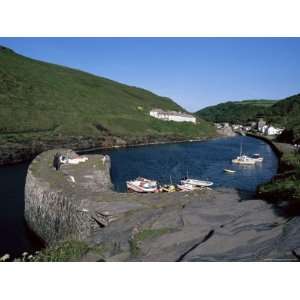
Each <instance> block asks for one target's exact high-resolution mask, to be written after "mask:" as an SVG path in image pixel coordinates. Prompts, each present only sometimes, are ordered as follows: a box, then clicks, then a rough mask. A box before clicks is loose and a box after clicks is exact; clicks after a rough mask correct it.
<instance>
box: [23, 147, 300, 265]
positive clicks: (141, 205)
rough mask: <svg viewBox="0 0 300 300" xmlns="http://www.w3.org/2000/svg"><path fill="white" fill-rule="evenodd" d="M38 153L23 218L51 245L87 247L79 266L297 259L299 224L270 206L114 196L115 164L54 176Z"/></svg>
mask: <svg viewBox="0 0 300 300" xmlns="http://www.w3.org/2000/svg"><path fill="white" fill-rule="evenodd" d="M58 151H60V152H63V153H65V155H68V156H71V157H72V156H74V157H75V153H74V152H73V151H71V150H62V149H60V150H51V151H47V152H44V153H42V154H40V155H39V156H38V157H36V158H35V159H34V161H33V162H32V164H31V165H30V167H29V169H28V174H27V179H26V186H25V218H26V221H27V223H28V224H29V226H30V228H31V229H32V230H33V231H34V232H35V233H36V234H37V235H38V236H40V237H41V238H42V239H43V240H44V241H45V242H46V243H47V245H48V246H51V245H55V244H56V243H58V242H60V241H64V240H76V241H82V242H84V243H86V244H88V245H89V248H88V249H89V250H87V251H86V252H85V253H83V254H82V255H81V257H80V259H79V260H80V261H269V260H292V261H295V260H297V259H298V258H297V255H298V254H297V253H299V249H300V218H299V217H294V218H292V219H290V218H286V216H285V215H284V214H283V212H281V211H280V210H276V209H274V208H273V206H272V205H271V204H268V203H266V202H265V201H262V200H258V199H243V196H242V195H241V194H240V193H239V192H238V191H236V190H233V189H218V190H211V191H209V190H206V191H196V192H192V193H181V192H178V193H158V194H143V195H141V194H128V193H116V192H114V191H113V189H112V183H111V179H110V160H109V158H108V157H107V156H106V157H104V156H102V155H87V157H88V161H87V162H85V163H80V164H78V165H64V166H63V167H62V168H61V170H59V171H56V170H55V168H53V165H52V162H53V157H54V154H55V153H56V152H58Z"/></svg>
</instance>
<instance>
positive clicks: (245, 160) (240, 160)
mask: <svg viewBox="0 0 300 300" xmlns="http://www.w3.org/2000/svg"><path fill="white" fill-rule="evenodd" d="M242 153H243V144H242V140H241V144H240V155H239V156H237V157H236V158H234V159H233V160H232V162H233V163H234V164H240V165H255V163H256V161H255V159H254V158H251V157H249V156H247V155H244V154H242Z"/></svg>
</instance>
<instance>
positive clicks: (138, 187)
mask: <svg viewBox="0 0 300 300" xmlns="http://www.w3.org/2000/svg"><path fill="white" fill-rule="evenodd" d="M126 185H127V189H128V191H133V192H137V193H156V192H158V186H157V181H155V180H150V179H146V178H143V177H138V178H136V179H135V180H131V181H126Z"/></svg>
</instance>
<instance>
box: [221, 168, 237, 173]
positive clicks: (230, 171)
mask: <svg viewBox="0 0 300 300" xmlns="http://www.w3.org/2000/svg"><path fill="white" fill-rule="evenodd" d="M224 172H226V173H235V172H236V171H235V170H230V169H224Z"/></svg>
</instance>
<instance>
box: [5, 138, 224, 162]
mask: <svg viewBox="0 0 300 300" xmlns="http://www.w3.org/2000/svg"><path fill="white" fill-rule="evenodd" d="M145 138H147V137H145ZM216 138H222V136H218V135H217V136H214V137H204V138H199V139H183V140H181V139H179V140H172V138H170V140H162V141H157V142H148V143H145V142H140V143H139V142H138V143H130V144H127V143H126V142H125V143H121V144H114V145H109V146H102V147H101V146H100V147H87V148H81V147H78V148H76V147H72V149H74V150H75V151H76V152H77V153H79V154H80V153H90V152H94V151H98V150H112V149H119V148H122V149H123V148H134V147H143V146H153V145H165V144H180V143H189V142H190V143H192V142H203V141H208V140H213V139H216ZM68 146H69V145H68V143H66V144H65V145H63V144H62V145H55V146H54V147H49V148H47V147H46V148H45V149H42V150H41V151H34V152H33V153H30V152H29V151H28V152H26V151H24V152H22V153H21V158H17V159H13V158H12V159H11V160H0V167H2V166H13V165H17V164H21V163H26V162H30V161H32V160H33V159H34V158H35V157H36V156H37V155H39V154H40V153H42V152H44V151H47V150H51V149H55V148H69V147H68ZM9 155H12V154H9Z"/></svg>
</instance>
